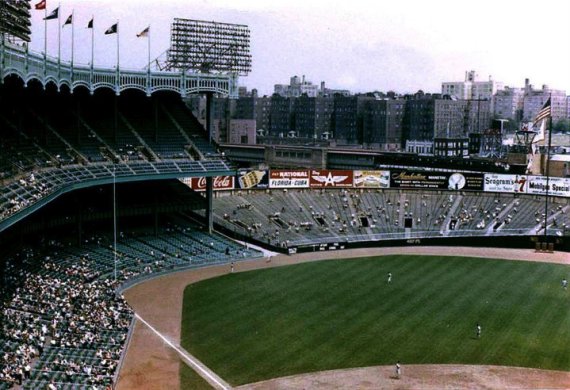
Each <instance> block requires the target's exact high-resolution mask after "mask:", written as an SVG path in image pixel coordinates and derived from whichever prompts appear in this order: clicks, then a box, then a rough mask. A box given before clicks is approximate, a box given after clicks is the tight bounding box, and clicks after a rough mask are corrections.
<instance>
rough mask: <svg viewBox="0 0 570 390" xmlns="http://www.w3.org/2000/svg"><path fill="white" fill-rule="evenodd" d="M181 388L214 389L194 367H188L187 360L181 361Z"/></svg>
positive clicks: (193, 389) (195, 389) (183, 389)
mask: <svg viewBox="0 0 570 390" xmlns="http://www.w3.org/2000/svg"><path fill="white" fill-rule="evenodd" d="M180 389H181V390H186V389H192V390H212V389H213V387H212V386H210V384H209V383H208V382H206V380H205V379H203V378H202V377H201V376H200V375H198V374H197V373H196V371H194V370H193V369H191V368H190V367H188V366H187V365H186V363H185V362H183V361H181V362H180Z"/></svg>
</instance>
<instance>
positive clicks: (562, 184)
mask: <svg viewBox="0 0 570 390" xmlns="http://www.w3.org/2000/svg"><path fill="white" fill-rule="evenodd" d="M546 189H547V180H546V177H545V176H528V181H527V184H526V192H527V193H528V194H536V195H546ZM548 195H552V196H565V197H570V180H569V179H567V178H564V177H551V178H550V179H549V180H548Z"/></svg>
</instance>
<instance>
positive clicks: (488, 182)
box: [483, 173, 527, 193]
mask: <svg viewBox="0 0 570 390" xmlns="http://www.w3.org/2000/svg"><path fill="white" fill-rule="evenodd" d="M526 182H527V177H526V176H524V175H523V176H521V175H500V174H495V173H486V174H485V179H484V183H483V189H484V190H485V192H509V193H524V192H526Z"/></svg>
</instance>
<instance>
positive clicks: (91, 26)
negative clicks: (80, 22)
mask: <svg viewBox="0 0 570 390" xmlns="http://www.w3.org/2000/svg"><path fill="white" fill-rule="evenodd" d="M87 28H93V18H91V20H90V21H89V23H87Z"/></svg>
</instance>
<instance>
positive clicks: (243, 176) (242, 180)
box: [235, 169, 269, 189]
mask: <svg viewBox="0 0 570 390" xmlns="http://www.w3.org/2000/svg"><path fill="white" fill-rule="evenodd" d="M268 186H269V179H268V171H266V170H261V169H240V170H238V173H237V176H236V181H235V187H236V189H259V188H267V187H268Z"/></svg>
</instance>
